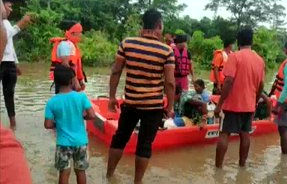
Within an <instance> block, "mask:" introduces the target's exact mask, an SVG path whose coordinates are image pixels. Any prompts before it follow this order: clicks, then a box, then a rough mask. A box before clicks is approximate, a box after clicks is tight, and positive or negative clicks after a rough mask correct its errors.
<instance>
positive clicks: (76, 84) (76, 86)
mask: <svg viewBox="0 0 287 184" xmlns="http://www.w3.org/2000/svg"><path fill="white" fill-rule="evenodd" d="M73 87H74V89H75V90H76V91H81V90H82V88H81V85H80V83H79V81H78V79H77V78H76V77H74V78H73Z"/></svg>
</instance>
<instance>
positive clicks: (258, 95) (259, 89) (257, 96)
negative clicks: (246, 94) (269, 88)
mask: <svg viewBox="0 0 287 184" xmlns="http://www.w3.org/2000/svg"><path fill="white" fill-rule="evenodd" d="M263 89H264V82H263V81H261V82H260V84H259V88H258V91H257V94H256V104H257V103H258V101H259V99H260V98H261V97H262V92H263Z"/></svg>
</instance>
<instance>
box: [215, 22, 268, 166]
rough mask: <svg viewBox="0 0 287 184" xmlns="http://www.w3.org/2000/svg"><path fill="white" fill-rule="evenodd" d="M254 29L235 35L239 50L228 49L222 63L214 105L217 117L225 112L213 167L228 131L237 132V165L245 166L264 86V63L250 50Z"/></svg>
mask: <svg viewBox="0 0 287 184" xmlns="http://www.w3.org/2000/svg"><path fill="white" fill-rule="evenodd" d="M252 40H253V31H252V29H250V28H245V29H242V30H240V31H239V33H238V35H237V41H238V46H239V48H240V50H239V51H237V52H234V53H231V54H230V55H229V57H228V61H227V63H226V65H225V67H224V70H223V74H224V75H225V77H226V78H225V80H224V84H223V90H222V94H221V97H220V100H219V102H218V105H217V107H216V109H215V112H214V113H215V115H216V116H217V117H219V113H220V112H221V109H222V110H223V113H224V119H223V122H222V123H221V125H220V134H219V141H218V143H217V148H216V167H218V168H222V164H223V160H224V156H225V153H226V151H227V148H228V137H229V135H230V134H231V133H237V134H239V135H240V151H239V152H240V154H239V155H240V160H239V165H240V166H242V167H243V166H245V162H246V159H247V157H248V152H249V147H250V136H249V132H250V131H251V126H252V119H253V113H254V112H255V107H256V104H257V102H258V100H259V98H260V96H261V93H262V91H263V87H264V75H265V72H264V70H265V63H264V61H263V59H262V58H261V57H260V56H259V55H258V54H256V53H255V52H254V51H252V50H251V45H252Z"/></svg>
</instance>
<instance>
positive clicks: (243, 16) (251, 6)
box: [205, 0, 285, 29]
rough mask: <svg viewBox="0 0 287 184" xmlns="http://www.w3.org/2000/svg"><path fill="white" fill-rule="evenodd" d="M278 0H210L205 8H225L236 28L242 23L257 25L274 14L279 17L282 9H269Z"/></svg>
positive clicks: (214, 9) (266, 20) (215, 9)
mask: <svg viewBox="0 0 287 184" xmlns="http://www.w3.org/2000/svg"><path fill="white" fill-rule="evenodd" d="M279 1H280V0H210V2H209V3H208V4H207V5H206V7H205V8H206V9H210V10H213V11H215V12H217V11H218V9H219V8H220V7H223V8H226V10H227V11H229V12H230V13H231V14H232V20H233V21H235V23H236V26H237V29H239V27H240V26H242V25H253V26H254V25H255V26H256V25H258V24H259V23H265V22H268V21H269V19H270V17H271V16H273V15H274V13H275V14H277V15H279V17H281V14H282V13H284V10H285V8H284V9H282V8H277V9H276V10H277V12H273V11H270V7H274V5H275V4H276V3H277V2H279Z"/></svg>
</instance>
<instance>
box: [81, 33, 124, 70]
mask: <svg viewBox="0 0 287 184" xmlns="http://www.w3.org/2000/svg"><path fill="white" fill-rule="evenodd" d="M107 37H108V36H107V35H106V34H104V33H102V32H100V31H94V30H92V31H89V32H86V33H85V34H84V35H83V39H82V42H81V43H80V44H79V45H80V48H81V51H82V60H83V63H84V64H87V65H92V66H99V65H100V66H110V65H111V64H112V63H113V62H114V59H115V54H116V51H117V47H118V46H117V44H114V43H112V42H110V41H108V39H107Z"/></svg>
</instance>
